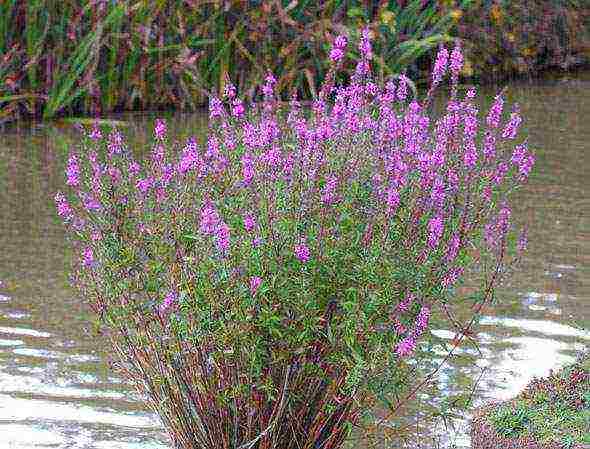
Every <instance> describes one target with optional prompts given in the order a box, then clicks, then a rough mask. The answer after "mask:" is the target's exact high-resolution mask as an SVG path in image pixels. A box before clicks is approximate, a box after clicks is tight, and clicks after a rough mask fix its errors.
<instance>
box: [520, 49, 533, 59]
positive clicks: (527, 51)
mask: <svg viewBox="0 0 590 449" xmlns="http://www.w3.org/2000/svg"><path fill="white" fill-rule="evenodd" d="M520 53H521V54H522V55H523V56H525V57H529V56H533V55H534V54H535V53H537V51H536V50H535V49H534V48H532V47H526V48H523V49H522V50H521V52H520Z"/></svg>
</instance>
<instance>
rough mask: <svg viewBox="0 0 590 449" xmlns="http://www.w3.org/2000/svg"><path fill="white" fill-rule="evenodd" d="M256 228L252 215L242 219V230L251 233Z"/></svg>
mask: <svg viewBox="0 0 590 449" xmlns="http://www.w3.org/2000/svg"><path fill="white" fill-rule="evenodd" d="M255 227H256V220H255V219H254V215H252V214H246V216H245V217H244V228H245V229H246V231H247V232H252V231H253V230H254V228H255Z"/></svg>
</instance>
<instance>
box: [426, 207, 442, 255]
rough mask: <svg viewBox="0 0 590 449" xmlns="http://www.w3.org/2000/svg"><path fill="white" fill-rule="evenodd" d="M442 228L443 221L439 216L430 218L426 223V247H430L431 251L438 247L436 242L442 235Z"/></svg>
mask: <svg viewBox="0 0 590 449" xmlns="http://www.w3.org/2000/svg"><path fill="white" fill-rule="evenodd" d="M443 228H444V224H443V219H442V217H441V216H440V215H439V216H436V217H434V218H431V219H430V221H429V222H428V233H429V235H428V246H430V247H431V248H432V249H434V248H436V247H437V246H438V242H439V240H440V238H441V237H442V234H443Z"/></svg>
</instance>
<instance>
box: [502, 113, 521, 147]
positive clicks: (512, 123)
mask: <svg viewBox="0 0 590 449" xmlns="http://www.w3.org/2000/svg"><path fill="white" fill-rule="evenodd" d="M521 122H522V118H521V116H520V110H519V108H518V105H517V104H515V105H514V107H513V108H512V114H510V120H509V121H508V123H507V124H506V126H505V127H504V130H503V131H502V138H503V139H514V138H515V137H516V133H517V131H518V128H519V126H520V123H521Z"/></svg>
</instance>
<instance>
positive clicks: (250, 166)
mask: <svg viewBox="0 0 590 449" xmlns="http://www.w3.org/2000/svg"><path fill="white" fill-rule="evenodd" d="M241 162H242V181H243V183H244V185H246V186H247V185H249V184H250V183H251V182H252V179H253V178H254V174H255V169H254V157H253V156H252V155H251V154H250V153H246V154H244V155H243V156H242V159H241Z"/></svg>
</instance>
